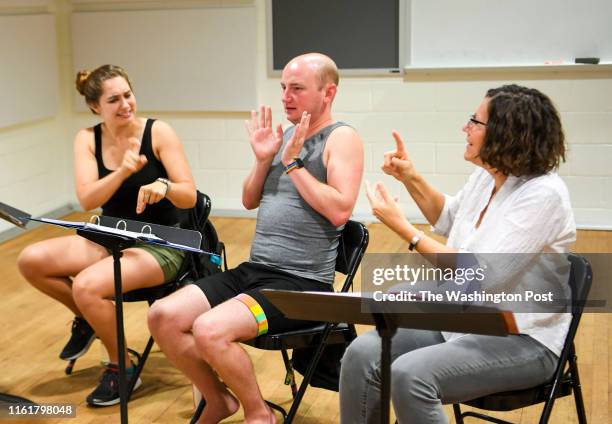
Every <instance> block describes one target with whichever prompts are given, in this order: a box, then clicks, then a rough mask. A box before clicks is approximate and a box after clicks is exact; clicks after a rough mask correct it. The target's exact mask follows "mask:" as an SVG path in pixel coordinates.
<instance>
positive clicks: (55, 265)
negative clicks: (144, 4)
mask: <svg viewBox="0 0 612 424" xmlns="http://www.w3.org/2000/svg"><path fill="white" fill-rule="evenodd" d="M76 85H77V89H78V90H79V92H80V93H81V94H82V95H83V96H84V97H85V100H86V102H87V105H88V106H89V108H90V109H91V111H92V112H93V113H95V114H97V115H100V118H101V120H102V122H101V123H100V124H98V125H96V126H95V127H94V128H85V129H82V130H80V131H79V132H78V133H77V135H76V138H75V141H74V156H75V160H74V163H75V178H76V195H77V198H78V199H79V202H80V204H81V206H82V208H83V209H84V210H91V209H96V208H102V213H103V214H104V215H111V216H115V217H119V218H127V219H134V220H138V221H145V222H153V223H157V224H162V225H175V224H177V223H178V215H177V211H176V209H177V208H190V207H193V206H194V204H195V201H196V190H195V185H194V182H193V177H192V175H191V171H190V169H189V165H188V164H187V160H186V158H185V154H184V152H183V148H182V146H181V142H180V140H179V139H178V137H177V135H176V133H175V132H174V130H173V129H172V128H171V127H170V126H169V125H168V124H166V123H165V122H161V121H154V120H150V119H149V120H147V119H144V118H138V117H136V115H135V113H136V99H135V97H134V94H133V92H132V86H131V83H130V80H129V78H128V76H127V74H126V73H125V71H124V70H123V69H121V68H120V67H117V66H112V65H104V66H101V67H99V68H97V69H95V70H94V71H92V72H87V71H81V72H79V73H78V75H77V82H76ZM181 261H182V255H181V253H179V251H174V250H173V251H170V249H165V248H149V247H148V246H142V247H134V248H130V249H126V250H124V251H123V257H122V258H121V271H122V282H123V289H124V291H125V292H128V291H131V290H135V289H138V288H143V287H150V286H156V285H159V284H161V283H164V282H166V281H170V280H172V279H173V278H174V277H175V274H176V271H177V269H178V267H180V264H181ZM18 264H19V269H20V271H21V273H22V274H23V276H24V277H25V278H26V279H27V280H28V281H29V282H30V283H31V284H32V285H33V286H34V287H36V288H37V289H39V290H40V291H42V292H43V293H45V294H47V295H48V296H50V297H52V298H53V299H56V300H58V301H59V302H61V303H63V304H64V305H65V306H66V307H67V308H68V309H70V310H71V311H72V313H74V315H75V319H74V322H73V325H72V336H71V338H70V340H69V342H68V343H67V344H66V346H65V347H64V350H63V351H62V352H61V353H60V358H62V359H66V360H71V359H76V358H78V357H79V356H81V355H83V354H85V352H86V351H87V349H88V348H89V346H90V345H91V343H92V342H93V340H94V339H95V338H96V336H97V337H98V338H100V340H101V341H102V343H103V344H104V346H105V347H106V349H107V351H108V354H109V359H110V364H109V366H108V367H107V369H106V370H105V373H104V375H103V378H102V380H101V382H100V385H99V386H98V387H97V388H96V389H95V390H94V391H93V392H92V393H91V394H90V395H89V396H88V397H87V402H88V403H89V404H93V405H97V406H106V405H112V404H115V403H118V402H119V394H118V385H117V384H116V383H117V368H118V365H117V362H118V357H119V352H118V349H117V337H116V330H115V328H116V324H115V312H114V305H113V302H112V300H111V299H113V297H114V279H113V260H112V257H110V256H109V252H108V251H107V250H106V249H105V248H103V247H101V246H99V245H97V244H95V243H93V242H90V241H88V240H86V239H84V238H82V237H80V236H77V235H71V236H66V237H59V238H54V239H50V240H45V241H42V242H39V243H36V244H33V245H31V246H28V247H27V248H26V249H24V250H23V252H21V254H20V256H19V261H18ZM125 353H126V355H125V357H126V358H127V362H128V363H127V364H126V367H127V368H128V380H129V378H130V369H131V367H132V364H131V363H130V360H129V356H128V354H127V351H126V352H125ZM139 384H140V382H139V381H138V382H137V383H136V386H138V385H139Z"/></svg>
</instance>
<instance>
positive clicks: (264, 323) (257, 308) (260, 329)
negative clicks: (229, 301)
mask: <svg viewBox="0 0 612 424" xmlns="http://www.w3.org/2000/svg"><path fill="white" fill-rule="evenodd" d="M235 299H237V300H239V301H241V302H242V303H244V304H245V305H246V306H247V308H249V310H250V311H251V313H252V314H253V316H254V317H255V321H257V335H258V336H261V335H262V334H266V333H267V332H268V318H266V313H265V312H264V310H263V308H262V307H261V305H260V304H259V303H257V301H256V300H255V299H253V298H252V297H251V296H249V295H248V294H246V293H240V294H239V295H238V296H236V297H235Z"/></svg>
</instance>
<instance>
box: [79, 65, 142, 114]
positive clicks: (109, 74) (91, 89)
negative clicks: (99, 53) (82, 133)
mask: <svg viewBox="0 0 612 424" xmlns="http://www.w3.org/2000/svg"><path fill="white" fill-rule="evenodd" d="M115 77H123V78H124V79H125V80H126V81H127V83H128V85H129V86H130V90H132V82H131V81H130V77H129V76H128V74H127V72H125V70H124V69H123V68H122V67H120V66H116V65H102V66H99V67H97V68H96V69H94V70H93V71H86V70H81V71H79V72H77V76H76V81H75V84H76V89H77V91H78V92H79V93H80V94H81V95H82V96H83V97H85V101H86V102H87V105H88V106H89V109H91V111H92V112H93V113H96V111H95V110H93V109H92V107H91V105H95V104H97V103H98V100H100V96H102V83H103V82H104V81H106V80H108V79H111V78H115Z"/></svg>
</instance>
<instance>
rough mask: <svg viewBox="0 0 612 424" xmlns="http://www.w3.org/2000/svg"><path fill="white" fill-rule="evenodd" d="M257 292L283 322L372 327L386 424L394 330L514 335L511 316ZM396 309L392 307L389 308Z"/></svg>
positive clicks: (351, 297)
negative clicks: (376, 338)
mask: <svg viewBox="0 0 612 424" xmlns="http://www.w3.org/2000/svg"><path fill="white" fill-rule="evenodd" d="M262 293H263V294H264V295H265V296H266V297H267V298H268V299H269V300H270V302H272V303H273V304H274V306H276V307H277V308H278V309H279V310H280V311H281V312H282V313H283V314H284V315H285V316H286V317H287V318H290V319H301V320H307V321H324V322H332V323H342V322H346V323H351V324H366V325H375V326H376V330H377V331H378V334H379V335H380V338H381V343H382V351H381V375H382V388H381V423H385V424H388V423H389V402H390V397H391V339H392V337H393V335H394V334H395V332H396V330H397V329H398V328H414V329H422V330H435V331H450V332H458V333H473V334H485V335H491V336H506V335H508V334H517V333H518V329H517V327H516V322H515V321H514V315H513V314H512V313H511V312H506V311H499V310H496V309H493V308H485V307H476V306H474V307H470V308H469V309H468V310H465V307H464V306H462V305H449V304H438V303H436V304H432V303H429V302H401V304H399V305H398V304H396V305H389V304H387V303H385V304H383V303H381V302H376V301H374V300H373V299H372V298H366V297H361V295H360V293H357V292H355V293H327V292H294V291H287V290H272V289H263V290H262ZM393 306H396V307H393Z"/></svg>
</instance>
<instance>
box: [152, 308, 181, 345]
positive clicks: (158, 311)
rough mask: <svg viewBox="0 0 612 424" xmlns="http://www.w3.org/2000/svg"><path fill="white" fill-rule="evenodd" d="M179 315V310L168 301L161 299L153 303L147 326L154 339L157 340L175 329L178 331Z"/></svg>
mask: <svg viewBox="0 0 612 424" xmlns="http://www.w3.org/2000/svg"><path fill="white" fill-rule="evenodd" d="M177 315H178V311H177V309H176V308H174V307H173V306H172V303H171V302H168V301H167V299H159V300H157V301H156V302H155V303H153V305H151V308H149V313H148V314H147V324H148V326H149V331H151V334H152V335H153V337H155V338H156V339H157V337H158V336H159V335H163V333H165V332H167V331H168V330H170V329H171V328H173V327H176V328H177V329H178V325H177V322H176V318H177Z"/></svg>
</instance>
